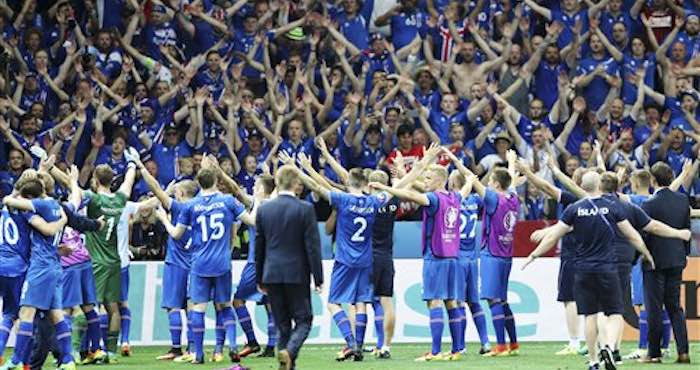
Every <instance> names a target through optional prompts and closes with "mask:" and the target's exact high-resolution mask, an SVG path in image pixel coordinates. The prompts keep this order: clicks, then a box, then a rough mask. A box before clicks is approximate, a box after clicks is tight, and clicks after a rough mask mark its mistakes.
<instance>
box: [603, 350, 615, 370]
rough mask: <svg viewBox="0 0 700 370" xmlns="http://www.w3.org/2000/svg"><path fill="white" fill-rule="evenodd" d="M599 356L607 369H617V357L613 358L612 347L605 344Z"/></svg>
mask: <svg viewBox="0 0 700 370" xmlns="http://www.w3.org/2000/svg"><path fill="white" fill-rule="evenodd" d="M599 357H600V360H601V361H603V363H604V364H605V370H617V366H615V359H614V358H613V353H612V350H610V347H608V346H605V348H603V349H601V350H600V354H599Z"/></svg>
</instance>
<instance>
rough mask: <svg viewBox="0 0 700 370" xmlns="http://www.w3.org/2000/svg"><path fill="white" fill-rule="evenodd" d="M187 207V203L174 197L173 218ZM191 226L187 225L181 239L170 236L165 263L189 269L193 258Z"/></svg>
mask: <svg viewBox="0 0 700 370" xmlns="http://www.w3.org/2000/svg"><path fill="white" fill-rule="evenodd" d="M186 209H187V203H184V202H178V201H177V200H175V199H173V200H172V202H171V203H170V215H171V216H172V220H175V221H176V222H177V220H178V219H179V217H180V214H181V213H182V212H183V211H184V210H186ZM191 231H192V228H191V226H189V225H188V226H187V228H186V229H185V233H184V234H182V237H181V238H180V239H179V240H176V239H173V238H171V237H169V238H168V242H167V249H166V251H165V263H168V264H171V265H175V266H178V267H182V268H184V269H187V270H189V269H190V265H191V260H192V239H191V237H192V235H191V233H192V232H191Z"/></svg>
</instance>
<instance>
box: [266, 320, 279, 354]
mask: <svg viewBox="0 0 700 370" xmlns="http://www.w3.org/2000/svg"><path fill="white" fill-rule="evenodd" d="M276 344H277V326H275V317H274V316H273V315H272V311H267V346H268V347H270V348H275V345H276Z"/></svg>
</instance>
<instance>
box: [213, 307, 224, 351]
mask: <svg viewBox="0 0 700 370" xmlns="http://www.w3.org/2000/svg"><path fill="white" fill-rule="evenodd" d="M214 332H215V333H216V344H215V345H214V353H223V352H224V342H225V341H226V329H224V316H223V314H222V313H221V311H216V330H215V331H214Z"/></svg>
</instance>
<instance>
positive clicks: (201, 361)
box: [190, 357, 204, 365]
mask: <svg viewBox="0 0 700 370" xmlns="http://www.w3.org/2000/svg"><path fill="white" fill-rule="evenodd" d="M190 363H191V364H192V365H203V364H204V358H203V357H202V358H195V359H194V360H192V362H190Z"/></svg>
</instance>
